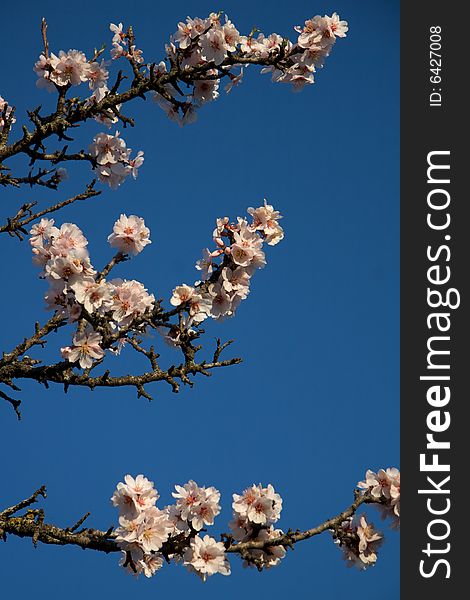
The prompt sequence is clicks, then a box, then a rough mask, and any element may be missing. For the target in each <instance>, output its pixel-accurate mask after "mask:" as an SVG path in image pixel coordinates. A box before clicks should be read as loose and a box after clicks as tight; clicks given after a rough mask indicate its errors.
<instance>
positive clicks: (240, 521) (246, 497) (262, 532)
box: [229, 484, 286, 570]
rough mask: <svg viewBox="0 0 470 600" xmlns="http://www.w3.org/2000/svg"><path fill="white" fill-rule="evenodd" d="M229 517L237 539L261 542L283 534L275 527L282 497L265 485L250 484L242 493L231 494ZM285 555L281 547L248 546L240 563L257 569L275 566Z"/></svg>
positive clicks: (270, 486) (233, 533) (234, 537)
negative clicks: (253, 547) (252, 547)
mask: <svg viewBox="0 0 470 600" xmlns="http://www.w3.org/2000/svg"><path fill="white" fill-rule="evenodd" d="M232 508H233V520H232V521H231V522H230V525H229V526H230V529H231V531H232V537H233V539H234V540H236V541H237V542H259V541H262V542H265V541H267V540H270V539H273V538H276V537H278V536H280V535H283V531H282V530H281V529H275V528H274V524H275V523H276V522H277V521H278V520H279V518H280V516H281V510H282V498H281V496H280V495H279V494H278V493H276V492H275V490H274V488H273V486H272V485H271V484H269V485H268V486H267V487H263V486H262V485H261V484H258V485H254V484H253V485H252V486H251V487H249V488H247V489H246V490H245V491H244V492H243V493H242V494H233V503H232ZM285 555H286V550H285V548H284V546H281V545H277V546H271V547H268V548H265V549H264V550H258V549H252V550H248V551H246V553H245V554H244V559H245V560H244V563H243V564H244V566H249V567H252V566H256V568H257V569H258V570H262V569H270V568H271V567H275V566H277V565H278V564H279V563H280V562H281V560H282V559H283V558H284V556H285Z"/></svg>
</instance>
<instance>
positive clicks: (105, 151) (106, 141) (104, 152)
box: [90, 131, 144, 190]
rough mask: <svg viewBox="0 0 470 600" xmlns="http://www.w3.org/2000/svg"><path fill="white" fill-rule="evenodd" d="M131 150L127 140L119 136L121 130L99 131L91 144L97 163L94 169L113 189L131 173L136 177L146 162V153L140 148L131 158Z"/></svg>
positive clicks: (92, 154) (91, 152)
mask: <svg viewBox="0 0 470 600" xmlns="http://www.w3.org/2000/svg"><path fill="white" fill-rule="evenodd" d="M131 152H132V150H131V149H130V148H127V147H126V142H125V141H124V140H123V139H122V138H121V137H119V131H116V133H115V134H114V135H108V134H107V133H98V135H96V136H95V137H94V138H93V143H92V144H91V145H90V154H91V156H92V157H93V158H94V160H95V163H96V166H95V169H94V170H95V171H96V173H97V174H98V179H99V180H100V181H101V182H102V183H107V184H108V185H109V186H110V188H111V189H113V190H115V189H117V188H118V187H119V186H120V185H121V183H122V182H123V181H124V180H125V179H126V177H128V176H129V175H132V176H133V178H134V179H136V178H137V172H138V169H139V167H141V166H142V164H143V162H144V153H143V152H142V151H141V150H140V151H139V152H138V153H137V155H136V156H135V157H134V158H133V159H131Z"/></svg>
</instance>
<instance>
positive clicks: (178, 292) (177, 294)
mask: <svg viewBox="0 0 470 600" xmlns="http://www.w3.org/2000/svg"><path fill="white" fill-rule="evenodd" d="M194 293H195V290H194V288H193V287H192V286H190V285H186V284H185V283H183V285H178V286H177V287H175V289H174V290H173V295H172V296H171V298H170V304H171V305H173V306H180V305H181V304H185V303H186V302H188V301H189V300H191V298H192V297H193V295H194Z"/></svg>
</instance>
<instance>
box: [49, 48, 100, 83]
mask: <svg viewBox="0 0 470 600" xmlns="http://www.w3.org/2000/svg"><path fill="white" fill-rule="evenodd" d="M89 71H90V64H89V63H88V61H87V58H86V56H85V54H84V53H83V52H80V51H79V50H69V51H68V52H64V51H63V50H61V51H60V52H59V57H58V60H56V61H54V66H53V70H52V71H51V73H50V76H49V78H50V80H51V81H52V82H54V83H55V84H56V85H58V86H65V85H80V84H81V83H82V82H84V81H87V80H88V73H89Z"/></svg>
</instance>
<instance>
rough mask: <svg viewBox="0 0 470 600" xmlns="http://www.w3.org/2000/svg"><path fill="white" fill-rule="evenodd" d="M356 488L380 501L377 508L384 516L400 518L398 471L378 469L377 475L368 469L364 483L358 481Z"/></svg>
mask: <svg viewBox="0 0 470 600" xmlns="http://www.w3.org/2000/svg"><path fill="white" fill-rule="evenodd" d="M357 487H358V488H359V489H360V490H363V493H365V492H366V491H369V492H370V494H371V496H372V497H373V498H377V499H379V500H381V501H382V504H381V505H380V506H379V505H378V507H379V508H383V509H384V510H385V512H384V516H385V515H387V514H388V513H390V516H391V517H392V518H393V519H396V520H397V524H398V521H399V517H400V471H399V470H398V469H397V468H395V467H391V468H387V469H379V470H378V472H377V473H375V472H374V471H371V470H370V469H369V470H367V472H366V477H365V480H364V481H359V483H358V484H357Z"/></svg>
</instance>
